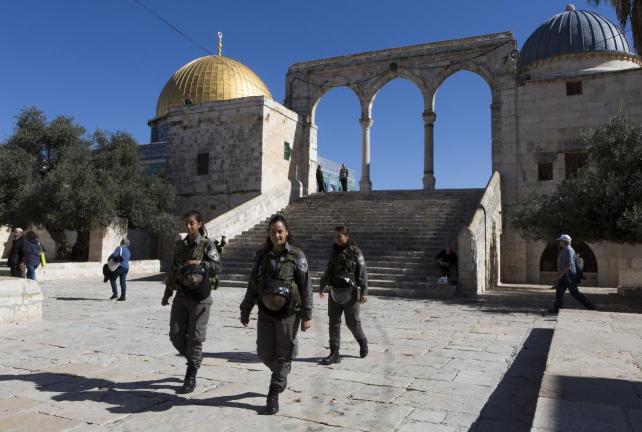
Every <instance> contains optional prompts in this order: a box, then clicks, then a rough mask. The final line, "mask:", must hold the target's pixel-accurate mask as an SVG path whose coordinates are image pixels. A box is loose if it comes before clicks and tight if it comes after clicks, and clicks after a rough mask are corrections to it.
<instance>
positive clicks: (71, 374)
mask: <svg viewBox="0 0 642 432" xmlns="http://www.w3.org/2000/svg"><path fill="white" fill-rule="evenodd" d="M150 279H151V280H132V281H129V282H128V287H129V288H128V294H127V301H126V302H114V301H108V300H107V298H108V297H109V296H110V295H111V291H110V288H109V285H108V284H102V283H100V281H88V280H69V281H55V282H44V283H42V285H41V288H42V291H43V294H44V295H45V305H44V319H43V320H42V321H40V322H33V323H23V324H4V325H0V344H1V345H0V346H2V349H1V353H2V354H1V355H0V430H1V431H77V432H81V431H104V432H107V431H251V430H261V431H277V430H278V431H400V432H414V431H417V432H419V431H421V432H430V431H436V432H451V431H469V430H471V431H478V430H479V431H483V430H487V431H511V432H513V431H528V430H530V428H531V426H532V421H533V415H534V412H535V405H536V402H537V397H538V390H539V386H540V381H541V379H542V374H543V371H544V367H545V364H546V358H547V354H548V349H549V345H550V341H551V338H552V334H553V331H554V328H555V325H556V317H554V316H551V315H547V314H545V313H543V311H544V310H545V309H546V308H547V307H549V306H550V305H551V303H552V296H553V292H552V291H548V290H542V289H534V288H533V289H526V288H524V289H523V290H512V291H511V290H510V289H505V290H500V291H499V292H497V293H494V294H492V295H488V296H483V297H482V298H480V299H478V300H475V301H465V300H458V301H437V300H416V299H400V298H392V297H371V298H370V301H369V302H368V303H367V304H366V305H365V306H364V307H363V308H362V322H363V326H364V330H365V331H366V334H367V336H368V338H369V342H370V354H369V355H368V357H367V358H365V359H361V358H359V357H358V345H357V344H356V342H355V341H354V340H353V338H352V336H351V335H350V333H349V331H348V329H347V328H346V327H345V325H344V327H343V328H342V335H343V336H344V342H343V346H342V350H341V352H342V354H343V359H342V362H341V363H340V364H337V365H333V366H331V367H325V366H320V365H318V364H317V363H318V360H319V358H321V357H323V356H325V355H327V353H328V349H327V347H328V342H327V315H326V306H325V301H321V300H320V299H319V298H318V296H315V313H314V319H313V325H312V328H311V329H310V330H309V331H308V332H306V333H300V344H299V358H298V359H297V360H296V361H295V362H294V363H293V368H292V373H291V375H290V378H289V382H288V388H287V390H286V391H285V392H284V393H283V394H282V395H281V398H280V402H281V411H280V413H279V414H277V415H275V416H271V417H270V416H261V415H258V411H259V410H260V409H261V408H262V407H263V406H264V403H265V394H266V392H267V387H268V381H269V372H268V370H267V368H265V367H264V366H263V365H262V364H261V363H260V361H259V360H258V358H257V356H256V355H255V340H256V313H255V312H254V313H253V315H252V321H251V323H250V327H249V328H244V327H243V326H241V324H240V323H239V320H238V316H239V313H238V304H239V302H240V300H241V298H242V296H243V290H240V289H233V288H228V289H226V288H221V289H219V290H218V291H216V292H215V293H214V294H213V297H214V306H213V307H212V313H211V318H210V322H209V327H208V340H207V342H206V343H205V345H204V353H205V354H204V355H205V358H204V361H203V365H202V368H201V370H200V371H199V376H198V385H197V388H196V391H195V392H194V393H193V394H192V395H189V397H183V396H178V395H175V394H174V391H175V390H176V389H177V388H178V387H180V385H181V382H182V378H183V374H184V371H185V361H184V359H183V358H181V357H179V356H177V355H176V353H175V351H174V349H173V347H172V346H171V344H170V342H169V339H168V337H167V330H168V321H169V312H170V307H162V306H161V305H160V298H161V296H162V292H163V286H162V285H161V283H160V282H158V281H155V280H153V279H154V278H150ZM592 298H593V299H594V300H595V301H596V302H597V303H598V305H600V307H601V308H602V307H604V308H608V309H609V310H611V311H630V309H631V305H630V303H627V302H624V301H623V300H619V299H617V298H616V297H615V296H612V295H610V294H609V295H607V294H600V295H597V294H596V295H594V296H593V297H592ZM567 303H568V305H569V306H571V307H576V304H575V303H574V300H572V299H570V298H569V299H568V300H567ZM634 307H637V308H639V302H638V303H637V304H636V305H634Z"/></svg>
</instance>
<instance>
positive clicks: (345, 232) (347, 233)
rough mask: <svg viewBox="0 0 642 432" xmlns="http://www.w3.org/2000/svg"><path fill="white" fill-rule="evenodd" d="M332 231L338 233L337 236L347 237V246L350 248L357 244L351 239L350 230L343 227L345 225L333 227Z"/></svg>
mask: <svg viewBox="0 0 642 432" xmlns="http://www.w3.org/2000/svg"><path fill="white" fill-rule="evenodd" d="M334 231H335V232H338V233H339V234H343V235H344V236H346V237H348V244H349V245H350V246H356V245H357V242H356V241H354V239H353V238H352V233H351V232H350V230H349V229H348V227H347V226H345V225H337V226H335V227H334Z"/></svg>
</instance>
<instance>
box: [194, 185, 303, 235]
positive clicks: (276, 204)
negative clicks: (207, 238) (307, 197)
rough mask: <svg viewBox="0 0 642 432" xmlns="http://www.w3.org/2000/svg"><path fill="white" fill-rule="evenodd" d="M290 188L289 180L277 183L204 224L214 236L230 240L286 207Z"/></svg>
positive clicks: (288, 201)
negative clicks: (270, 188) (272, 187)
mask: <svg viewBox="0 0 642 432" xmlns="http://www.w3.org/2000/svg"><path fill="white" fill-rule="evenodd" d="M291 190H292V185H291V183H290V182H289V181H287V182H285V183H282V184H280V185H277V186H276V187H275V188H274V189H273V190H272V191H270V192H267V193H264V194H261V195H259V196H258V197H256V198H253V199H252V200H250V201H248V202H246V203H244V204H241V205H240V206H238V207H236V208H235V209H232V210H230V211H228V212H227V213H225V214H222V215H221V216H219V217H217V218H215V219H213V220H211V221H209V222H208V223H207V224H205V227H206V228H207V232H208V233H209V234H210V235H211V236H214V238H219V237H220V236H222V235H224V236H226V237H227V240H232V239H233V238H234V237H236V236H237V235H239V234H241V233H242V232H243V231H247V230H249V229H250V228H252V227H253V226H254V225H256V224H257V223H259V222H261V221H262V220H265V219H266V218H267V217H269V216H270V215H272V214H273V213H276V212H277V211H279V210H281V209H283V208H284V207H286V206H287V205H288V204H289V203H290V195H291V194H290V192H291Z"/></svg>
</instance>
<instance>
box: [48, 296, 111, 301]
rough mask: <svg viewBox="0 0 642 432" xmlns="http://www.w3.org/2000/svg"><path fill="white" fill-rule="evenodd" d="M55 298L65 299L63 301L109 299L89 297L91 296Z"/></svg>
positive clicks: (57, 298) (58, 298)
mask: <svg viewBox="0 0 642 432" xmlns="http://www.w3.org/2000/svg"><path fill="white" fill-rule="evenodd" d="M54 299H55V300H63V301H83V300H89V301H109V300H108V299H106V298H89V297H54Z"/></svg>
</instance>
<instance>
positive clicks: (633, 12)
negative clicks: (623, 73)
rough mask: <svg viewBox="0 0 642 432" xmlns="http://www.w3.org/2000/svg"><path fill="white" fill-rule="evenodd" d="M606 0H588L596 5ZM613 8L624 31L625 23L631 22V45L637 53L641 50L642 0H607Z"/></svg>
mask: <svg viewBox="0 0 642 432" xmlns="http://www.w3.org/2000/svg"><path fill="white" fill-rule="evenodd" d="M606 1H607V0H588V2H589V3H591V4H592V5H595V6H598V5H600V4H601V3H606ZM608 2H609V3H610V5H611V6H612V7H613V9H615V15H617V19H618V21H619V23H620V28H621V29H622V30H623V31H624V29H625V28H626V25H627V24H628V23H629V22H630V23H631V30H632V33H633V45H634V46H635V49H636V51H637V52H638V53H639V52H640V51H642V0H608Z"/></svg>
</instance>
